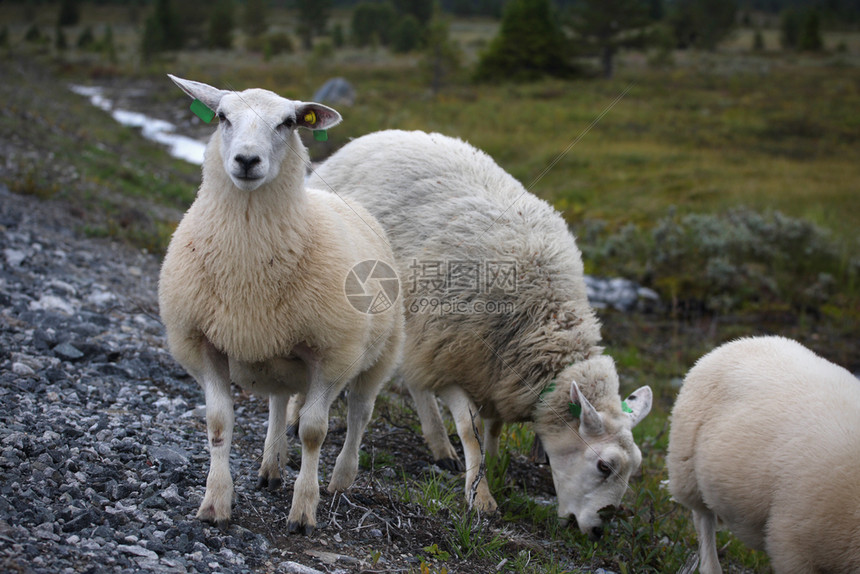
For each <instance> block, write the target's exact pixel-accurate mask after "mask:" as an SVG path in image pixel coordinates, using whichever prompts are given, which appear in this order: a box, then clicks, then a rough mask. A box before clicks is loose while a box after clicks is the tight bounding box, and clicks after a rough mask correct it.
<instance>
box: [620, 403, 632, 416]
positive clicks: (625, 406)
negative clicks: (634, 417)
mask: <svg viewBox="0 0 860 574" xmlns="http://www.w3.org/2000/svg"><path fill="white" fill-rule="evenodd" d="M621 410H622V411H623V412H625V413H632V412H633V409H631V408H630V406H629V405H628V404H627V401H621Z"/></svg>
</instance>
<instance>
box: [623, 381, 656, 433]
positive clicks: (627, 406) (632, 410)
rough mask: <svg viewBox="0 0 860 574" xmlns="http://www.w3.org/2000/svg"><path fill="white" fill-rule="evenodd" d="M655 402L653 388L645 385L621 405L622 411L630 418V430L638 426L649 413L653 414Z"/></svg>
mask: <svg viewBox="0 0 860 574" xmlns="http://www.w3.org/2000/svg"><path fill="white" fill-rule="evenodd" d="M652 402H654V393H653V392H651V387H649V386H647V385H645V386H644V387H639V388H638V389H636V390H635V391H633V392H632V393H630V396H629V397H627V398H626V399H624V401H623V402H622V403H621V410H623V411H624V412H625V413H627V416H628V417H630V428H633V427H635V426H636V425H638V424H639V423H640V422H641V421H642V419H644V418H645V417H646V416H647V415H648V413H650V412H651V403H652Z"/></svg>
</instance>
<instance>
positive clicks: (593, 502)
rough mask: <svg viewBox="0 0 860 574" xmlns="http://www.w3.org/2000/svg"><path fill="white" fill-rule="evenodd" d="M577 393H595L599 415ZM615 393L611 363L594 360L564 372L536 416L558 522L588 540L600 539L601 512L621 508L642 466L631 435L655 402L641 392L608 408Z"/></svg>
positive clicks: (603, 358)
mask: <svg viewBox="0 0 860 574" xmlns="http://www.w3.org/2000/svg"><path fill="white" fill-rule="evenodd" d="M577 381H578V383H577ZM581 387H583V388H590V389H591V392H595V390H597V394H598V395H600V396H601V397H602V400H601V402H602V403H603V404H604V406H603V409H602V411H601V410H598V409H597V408H596V407H595V406H594V405H592V403H591V401H589V399H588V398H587V397H586V396H585V394H584V393H583V392H582V390H581ZM617 389H618V375H617V374H616V372H615V366H614V363H613V361H612V359H611V358H610V357H608V356H606V355H601V356H598V357H594V358H592V359H589V360H586V361H582V362H580V363H577V364H575V365H572V366H570V367H568V368H567V369H566V370H565V371H563V372H562V374H561V375H560V376H559V382H558V383H557V384H556V385H553V388H552V392H548V393H546V394H545V396H543V397H542V400H541V401H540V402H539V406H538V410H537V412H536V415H535V432H536V433H537V435H538V436H539V437H540V440H541V442H542V445H543V448H544V450H545V451H546V454H547V456H548V457H549V463H550V467H551V468H552V478H553V483H554V484H555V489H556V493H557V494H558V517H559V520H560V521H561V522H562V524H566V523H567V522H568V520H570V519H573V520H574V521H575V523H576V525H577V526H578V527H579V529H580V530H581V531H582V532H583V534H587V535H588V536H589V537H591V539H592V540H596V539H598V538H600V536H601V535H602V533H603V519H602V517H601V514H602V511H603V510H605V509H609V508H612V507H615V506H617V505H618V504H619V503H620V502H621V498H622V496H623V495H624V493H625V491H626V490H627V488H628V487H629V485H628V481H629V480H630V476H631V474H632V473H633V472H635V471H636V470H637V469H638V468H639V465H640V464H641V462H642V454H641V452H640V451H639V447H637V446H636V443H635V442H634V441H633V433H632V432H631V430H632V429H633V427H635V426H636V425H637V424H638V423H639V422H640V421H641V420H642V419H644V418H645V416H646V415H647V414H648V413H649V412H650V410H651V404H652V401H653V393H652V391H651V388H650V387H648V386H645V387H641V388H639V389H636V390H635V391H634V392H633V393H631V394H630V395H629V396H628V397H627V398H626V399H625V400H624V401H621V402H619V403H618V404H617V405H616V404H611V403H612V401H613V399H612V397H615V396H617ZM607 398H608V399H609V400H608V401H607V400H606V399H607ZM614 400H616V401H617V399H614ZM607 403H610V405H607ZM608 406H611V408H608Z"/></svg>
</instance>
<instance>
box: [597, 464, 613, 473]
mask: <svg viewBox="0 0 860 574" xmlns="http://www.w3.org/2000/svg"><path fill="white" fill-rule="evenodd" d="M597 470H599V471H600V473H601V474H602V475H603V476H609V475H610V474H612V468H611V467H610V466H609V465H608V464H606V463H605V462H603V461H602V460H598V461H597Z"/></svg>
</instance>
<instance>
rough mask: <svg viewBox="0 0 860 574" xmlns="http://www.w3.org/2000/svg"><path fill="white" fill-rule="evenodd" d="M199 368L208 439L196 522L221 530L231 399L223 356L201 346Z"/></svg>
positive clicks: (226, 507) (228, 483)
mask: <svg viewBox="0 0 860 574" xmlns="http://www.w3.org/2000/svg"><path fill="white" fill-rule="evenodd" d="M202 355H203V366H202V369H201V372H200V373H198V375H197V377H196V378H197V380H198V382H199V383H200V385H201V386H202V387H203V392H204V393H205V396H206V433H207V435H208V438H209V456H210V462H209V476H208V477H207V478H206V494H205V495H204V496H203V503H202V504H201V505H200V509H199V510H198V511H197V518H199V519H200V520H204V521H206V522H213V523H215V524H216V525H217V526H218V527H219V528H221V529H222V530H224V529H226V528H227V526H228V525H229V524H230V513H231V508H230V507H231V505H232V504H233V479H232V477H231V476H230V444H231V443H232V441H233V397H232V396H231V394H230V369H229V367H228V363H227V356H226V355H224V354H222V353H220V352H219V351H218V350H216V349H215V347H213V346H212V345H211V344H210V343H209V342H208V341H207V342H206V343H204V349H203V353H202Z"/></svg>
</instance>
